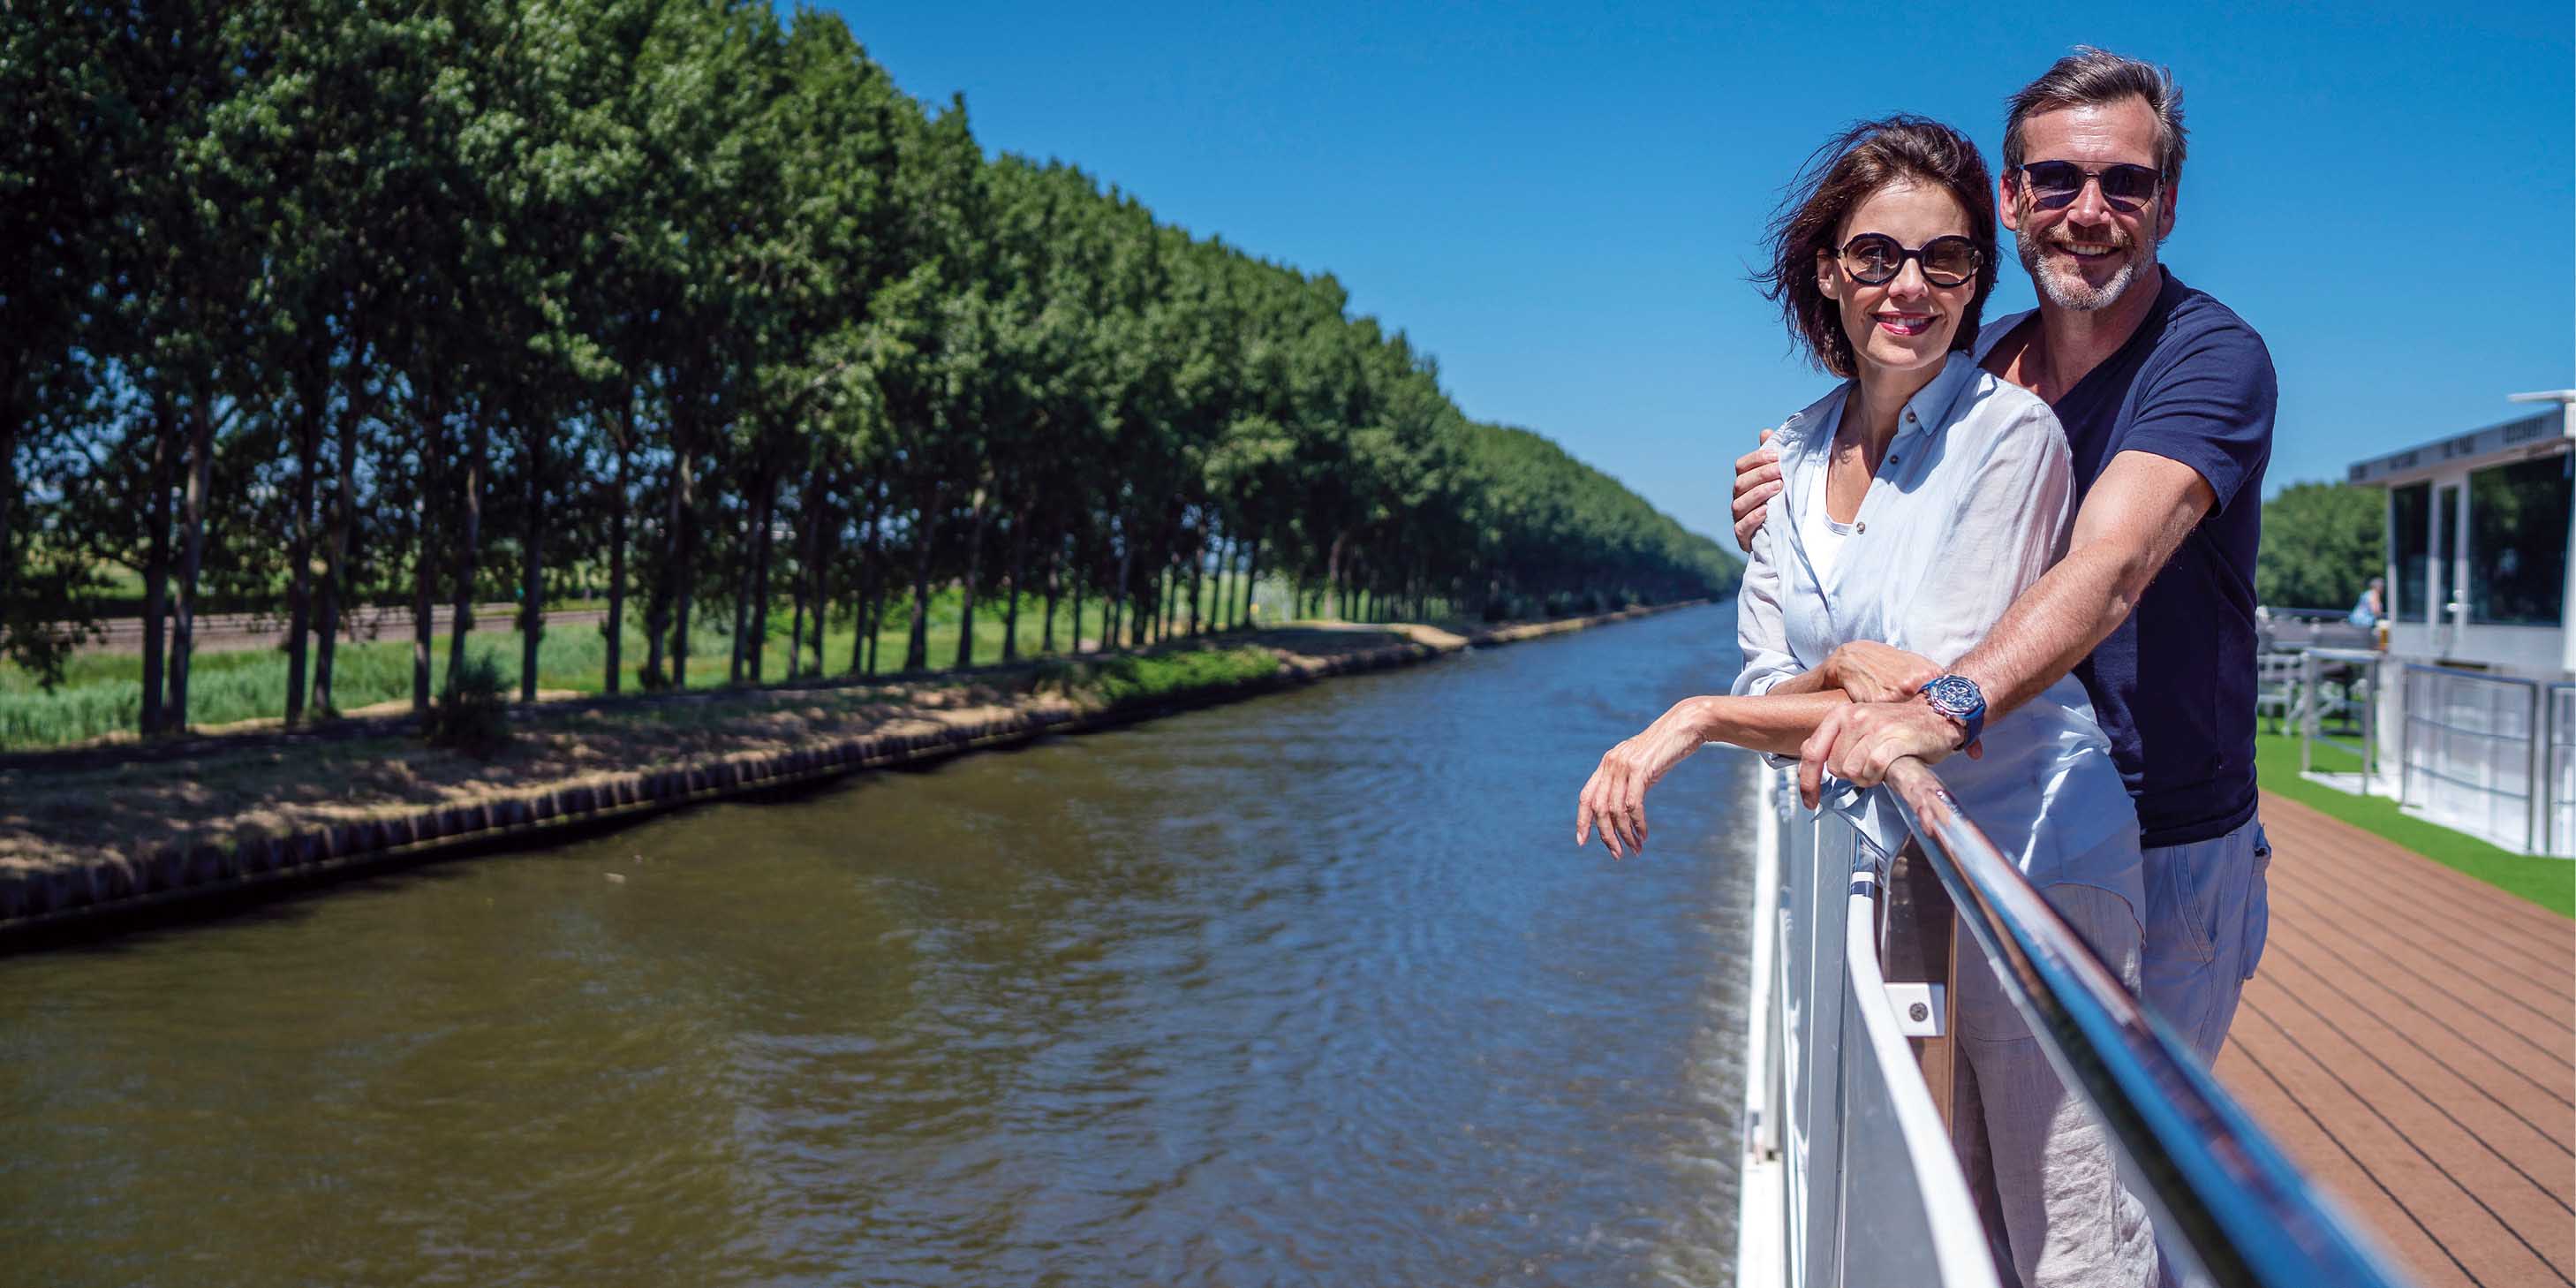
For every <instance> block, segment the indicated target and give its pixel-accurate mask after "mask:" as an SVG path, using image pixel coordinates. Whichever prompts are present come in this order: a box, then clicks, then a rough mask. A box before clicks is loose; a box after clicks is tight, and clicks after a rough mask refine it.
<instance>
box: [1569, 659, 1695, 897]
mask: <svg viewBox="0 0 2576 1288" xmlns="http://www.w3.org/2000/svg"><path fill="white" fill-rule="evenodd" d="M1712 701H1716V699H1710V698H1686V699H1684V700H1682V701H1681V702H1678V703H1675V704H1674V705H1673V709H1672V710H1670V711H1667V712H1665V713H1664V714H1663V715H1662V716H1661V717H1660V718H1658V719H1657V720H1656V721H1655V722H1654V723H1653V724H1650V725H1648V726H1646V728H1645V731H1644V732H1642V733H1639V734H1638V735H1637V736H1636V737H1634V738H1630V739H1629V740H1627V741H1626V742H1623V743H1620V744H1619V745H1618V746H1616V747H1612V748H1611V749H1610V750H1608V751H1606V752H1604V753H1602V756H1601V767H1600V768H1598V769H1595V770H1593V771H1592V779H1591V781H1589V782H1587V783H1585V784H1584V785H1583V794H1582V795H1581V796H1580V797H1578V798H1576V800H1575V805H1574V843H1575V844H1576V845H1578V846H1579V845H1582V844H1583V843H1585V842H1586V841H1589V840H1591V839H1592V827H1593V825H1594V824H1595V823H1598V824H1599V825H1600V826H1601V843H1602V844H1603V845H1606V846H1609V847H1610V857H1612V858H1614V859H1619V858H1626V857H1627V851H1629V850H1634V851H1637V852H1639V853H1643V852H1644V851H1645V848H1646V789H1647V788H1649V787H1652V786H1654V785H1655V784H1656V783H1657V782H1659V781H1661V780H1662V779H1663V776H1664V775H1665V774H1667V773H1669V772H1671V771H1672V767H1673V766H1675V765H1678V764H1680V763H1682V761H1683V760H1685V759H1687V758H1688V757H1689V756H1690V754H1691V753H1692V752H1694V751H1697V750H1699V749H1700V748H1701V747H1702V746H1703V745H1705V744H1706V743H1707V742H1708V740H1709V735H1708V733H1707V724H1706V721H1707V715H1708V712H1709V708H1708V706H1707V705H1706V704H1708V703H1710V702H1712ZM1623 847H1624V848H1623Z"/></svg>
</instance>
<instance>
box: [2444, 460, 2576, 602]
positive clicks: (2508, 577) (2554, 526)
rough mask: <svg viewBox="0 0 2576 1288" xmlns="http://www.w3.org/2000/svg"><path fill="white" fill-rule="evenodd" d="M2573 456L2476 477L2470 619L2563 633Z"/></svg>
mask: <svg viewBox="0 0 2576 1288" xmlns="http://www.w3.org/2000/svg"><path fill="white" fill-rule="evenodd" d="M2570 459H2571V458H2570V457H2569V456H2568V455H2567V454H2566V453H2563V452H2562V453H2560V454H2558V455H2555V456H2544V457H2542V458H2540V459H2538V460H2530V461H2516V462H2514V463H2513V464H2511V465H2499V466H2497V467H2495V468H2494V469H2487V470H2479V471H2478V472H2476V473H2474V474H2471V475H2470V476H2469V579H2468V580H2469V584H2468V591H2469V593H2468V602H2469V620H2470V621H2472V622H2480V623H2486V624H2491V625H2499V626H2556V625H2558V624H2559V621H2560V620H2561V618H2562V616H2563V610H2564V609H2565V607H2566V603H2565V600H2566V594H2567V521H2568V511H2569V506H2568V500H2569V485H2568V473H2567V471H2568V461H2569V460H2570Z"/></svg>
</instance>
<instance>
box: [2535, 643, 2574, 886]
mask: <svg viewBox="0 0 2576 1288" xmlns="http://www.w3.org/2000/svg"><path fill="white" fill-rule="evenodd" d="M2548 756H2549V765H2548V772H2547V774H2546V775H2545V776H2543V778H2542V779H2541V789H2542V790H2543V791H2544V792H2546V793H2547V794H2548V798H2549V807H2548V810H2547V811H2546V813H2547V815H2548V833H2549V836H2548V840H2547V843H2546V845H2545V846H2544V847H2543V849H2542V851H2541V852H2542V853H2544V854H2555V855H2557V856H2559V857H2560V858H2576V684H2553V685H2550V686H2549V752H2548Z"/></svg>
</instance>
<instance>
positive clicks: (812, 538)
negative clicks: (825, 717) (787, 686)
mask: <svg viewBox="0 0 2576 1288" xmlns="http://www.w3.org/2000/svg"><path fill="white" fill-rule="evenodd" d="M796 519H797V533H796V580H795V589H794V591H793V592H792V593H791V596H790V597H791V598H793V599H794V600H795V601H796V615H795V616H794V617H793V618H791V619H789V621H788V624H787V678H788V679H791V680H793V679H795V678H796V677H797V676H799V675H801V674H803V673H804V670H805V608H806V605H807V604H808V603H811V604H812V605H813V606H814V638H815V644H816V647H817V651H820V646H821V644H822V636H823V605H822V601H821V600H820V599H817V598H815V597H814V596H813V594H812V592H813V591H814V590H815V589H816V588H817V587H818V586H819V585H820V580H821V579H820V576H819V574H818V572H817V568H816V564H817V562H818V561H819V559H820V557H821V554H822V546H823V471H821V470H819V469H818V470H815V471H813V472H812V473H811V474H808V475H806V477H805V494H804V495H803V496H802V497H800V498H798V500H797V503H796Z"/></svg>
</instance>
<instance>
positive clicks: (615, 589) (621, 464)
mask: <svg viewBox="0 0 2576 1288" xmlns="http://www.w3.org/2000/svg"><path fill="white" fill-rule="evenodd" d="M633 433H634V426H633V425H632V424H629V423H628V422H627V419H626V415H625V412H624V411H623V410H622V409H621V410H620V411H619V413H618V416H617V482H616V483H615V484H613V485H612V486H614V487H615V489H616V491H615V493H614V494H613V495H611V496H610V497H609V499H608V622H607V624H606V625H605V627H604V628H603V629H602V630H601V632H600V633H601V634H602V635H603V636H605V637H606V638H605V639H603V640H602V641H601V643H603V644H604V645H606V647H607V652H608V662H607V674H605V675H603V676H601V677H600V682H601V686H602V688H604V689H605V690H606V692H607V693H608V694H609V696H611V697H615V696H616V694H617V684H618V680H619V679H620V677H619V675H618V672H619V671H620V670H622V669H623V668H624V658H623V656H622V654H623V653H624V650H625V644H626V501H627V496H626V487H627V481H628V473H629V471H630V470H631V469H632V468H633V461H634V459H635V453H634V452H632V451H631V450H629V449H628V447H627V444H629V443H631V442H633V441H634V439H633V437H632V435H633Z"/></svg>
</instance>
